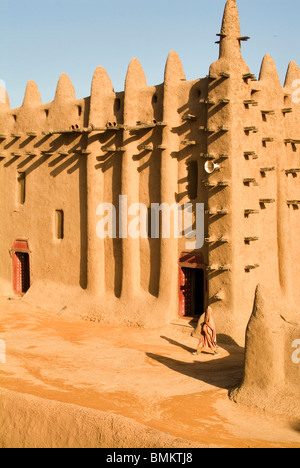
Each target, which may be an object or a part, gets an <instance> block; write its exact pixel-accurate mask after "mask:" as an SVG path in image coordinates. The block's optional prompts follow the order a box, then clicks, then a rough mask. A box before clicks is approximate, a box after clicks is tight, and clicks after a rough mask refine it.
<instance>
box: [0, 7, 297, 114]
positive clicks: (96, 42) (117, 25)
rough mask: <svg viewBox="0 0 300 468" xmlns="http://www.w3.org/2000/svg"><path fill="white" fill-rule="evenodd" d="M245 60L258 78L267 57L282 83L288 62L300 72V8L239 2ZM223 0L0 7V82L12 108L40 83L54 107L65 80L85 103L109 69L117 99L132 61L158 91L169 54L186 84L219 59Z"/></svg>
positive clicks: (45, 97)
mask: <svg viewBox="0 0 300 468" xmlns="http://www.w3.org/2000/svg"><path fill="white" fill-rule="evenodd" d="M237 3H238V8H239V11H240V19H241V28H242V34H243V35H249V36H251V41H249V42H247V43H245V44H244V45H243V56H244V58H245V60H246V61H247V63H248V64H249V66H250V68H251V71H252V72H253V73H255V74H258V73H259V69H260V65H261V61H262V58H263V56H264V55H265V54H266V53H270V54H271V55H272V57H273V58H274V60H275V62H276V65H277V68H278V71H279V74H280V77H281V79H282V81H284V77H285V74H286V70H287V66H288V63H289V62H290V60H295V61H296V62H297V63H298V64H299V65H300V47H299V37H298V34H299V23H300V2H299V0H285V1H283V0H251V1H250V0H249V1H246V0H238V1H237ZM224 5H225V0H212V1H211V2H208V1H207V0H172V1H166V0H151V1H148V2H145V1H137V0H123V1H121V0H113V1H109V0H107V1H103V0H84V1H79V0H0V60H1V73H0V79H2V80H4V81H5V83H6V88H7V91H8V94H9V97H10V101H11V106H12V107H18V106H20V105H21V104H22V100H23V96H24V91H25V87H26V83H27V81H28V80H30V79H32V80H34V81H36V82H37V84H38V86H39V89H40V92H41V96H42V100H43V102H45V103H46V102H49V101H52V99H53V97H54V94H55V89H56V85H57V81H58V78H59V76H60V74H61V73H63V72H64V73H67V74H68V75H69V76H70V78H71V80H72V82H73V84H74V87H75V90H76V95H77V97H78V98H83V97H86V96H89V95H90V87H91V80H92V76H93V73H94V70H95V69H96V68H97V66H99V65H101V66H103V67H104V68H106V70H107V72H108V74H109V76H110V78H111V80H112V82H113V85H114V88H115V90H116V91H122V90H123V89H124V81H125V76H126V71H127V67H128V64H129V62H130V60H131V59H132V58H133V57H137V58H138V59H139V60H140V62H141V63H142V65H143V67H144V70H145V73H146V77H147V82H148V84H149V85H155V84H159V83H162V81H163V73H164V67H165V62H166V59H167V56H168V53H169V51H170V50H176V51H177V52H178V53H179V55H180V57H181V60H182V63H183V66H184V69H185V73H186V76H187V79H188V80H193V79H196V78H200V77H203V76H205V75H207V73H208V68H209V65H210V63H212V62H213V61H215V60H216V59H217V57H218V46H217V45H216V44H215V40H217V38H216V36H215V34H216V33H218V32H219V31H220V25H221V20H222V15H223V9H224Z"/></svg>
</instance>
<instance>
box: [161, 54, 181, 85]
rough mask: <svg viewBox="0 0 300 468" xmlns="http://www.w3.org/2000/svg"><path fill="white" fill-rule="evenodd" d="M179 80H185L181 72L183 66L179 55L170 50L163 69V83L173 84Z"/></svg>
mask: <svg viewBox="0 0 300 468" xmlns="http://www.w3.org/2000/svg"><path fill="white" fill-rule="evenodd" d="M180 80H185V74H184V70H183V66H182V63H181V60H180V58H179V55H178V54H177V52H175V51H174V50H172V51H171V52H170V53H169V56H168V59H167V63H166V68H165V82H167V83H170V82H175V83H177V82H178V81H180Z"/></svg>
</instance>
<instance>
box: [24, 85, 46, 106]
mask: <svg viewBox="0 0 300 468" xmlns="http://www.w3.org/2000/svg"><path fill="white" fill-rule="evenodd" d="M41 104H42V100H41V95H40V92H39V89H38V87H37V84H36V83H35V82H34V81H32V80H30V81H28V83H27V87H26V91H25V96H24V100H23V104H22V107H25V106H27V107H33V106H39V105H41Z"/></svg>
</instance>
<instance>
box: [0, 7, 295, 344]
mask: <svg viewBox="0 0 300 468" xmlns="http://www.w3.org/2000/svg"><path fill="white" fill-rule="evenodd" d="M218 37H219V42H220V56H219V59H218V60H217V61H216V62H215V63H213V64H212V65H211V67H210V71H209V75H208V76H207V77H205V78H202V79H199V80H195V81H187V80H186V77H185V74H184V70H183V67H182V64H181V62H180V59H179V57H178V55H177V54H176V52H171V53H170V55H169V57H168V60H167V64H166V69H165V77H164V82H163V83H162V84H160V85H157V86H148V85H147V82H146V77H145V74H144V71H143V69H142V66H141V64H140V62H139V61H138V60H137V59H133V60H132V61H131V63H130V65H129V68H128V72H127V77H126V81H125V89H124V92H120V93H116V92H115V91H114V89H113V85H112V83H111V81H110V79H109V77H108V75H107V73H106V71H105V70H104V69H103V68H102V67H99V68H97V70H96V72H95V74H94V77H93V80H92V86H91V96H90V97H87V98H85V99H76V95H75V91H74V88H73V86H72V83H71V81H70V79H69V78H68V76H66V75H64V74H63V75H62V76H61V77H60V79H59V83H58V86H57V90H56V94H55V99H54V101H53V102H51V103H48V104H42V103H41V98H40V94H39V91H38V88H37V85H36V84H35V83H34V82H32V81H30V82H29V83H28V86H27V89H26V93H25V98H24V102H23V105H22V107H20V108H19V109H11V108H10V105H9V100H8V97H7V95H5V99H4V101H5V102H2V103H0V158H1V159H0V183H1V195H2V196H1V198H0V210H1V219H2V225H1V233H0V235H1V244H0V258H1V262H0V278H1V281H0V293H2V294H6V295H10V294H12V259H11V256H10V255H11V254H12V252H11V249H12V246H13V243H14V241H15V240H17V239H26V240H28V243H29V247H30V256H31V257H30V265H31V284H32V286H31V288H30V290H29V291H28V292H27V294H26V300H27V301H29V302H32V303H34V304H38V305H41V306H43V307H46V308H49V309H50V310H55V311H59V310H61V309H62V308H64V310H65V309H66V310H67V312H69V313H72V314H77V315H80V316H84V317H86V318H88V319H91V320H102V321H110V322H122V323H127V324H137V325H141V326H160V325H162V324H164V323H166V322H169V321H171V320H172V319H174V318H175V317H177V315H178V289H179V285H178V261H179V258H180V254H181V252H183V251H186V239H185V238H182V239H176V238H171V239H164V238H162V236H161V237H160V238H159V239H154V238H142V237H140V238H137V239H133V238H131V237H130V236H128V237H127V238H123V237H122V236H117V238H114V239H111V238H106V239H100V238H99V236H97V225H98V222H99V220H100V215H99V214H97V213H98V211H97V210H98V206H99V204H101V203H110V204H113V205H114V206H115V207H116V215H117V216H116V219H117V230H119V227H120V223H121V220H120V219H119V213H120V211H119V196H120V195H123V196H124V195H126V196H127V203H128V206H130V205H131V204H132V203H143V204H144V205H145V206H146V207H147V209H148V210H149V209H150V206H151V204H153V203H166V204H168V205H170V206H171V205H172V204H174V203H178V204H180V205H183V204H184V203H188V202H191V203H192V204H193V208H194V217H195V206H196V204H197V203H204V204H205V208H206V211H205V212H206V215H205V238H206V242H205V245H204V246H203V248H201V249H198V252H197V253H201V254H202V256H203V259H204V262H205V266H206V273H207V298H206V299H207V303H210V304H211V305H212V307H213V310H214V317H215V321H216V325H217V331H218V333H219V334H223V335H227V336H229V337H231V338H233V339H234V340H236V341H237V342H238V343H239V344H243V342H244V335H245V328H246V326H247V323H248V321H249V317H250V315H251V310H252V304H253V299H254V295H255V289H256V285H257V284H259V283H260V284H263V285H265V286H266V287H268V288H269V289H271V290H272V291H274V292H277V291H280V293H281V294H283V296H284V298H285V300H286V301H287V303H288V304H290V303H295V304H297V305H298V306H299V304H300V290H299V288H297V282H298V278H299V275H300V262H299V261H298V260H299V258H300V245H299V242H298V238H299V235H300V222H299V216H300V209H299V206H300V205H299V204H300V201H299V199H300V194H299V144H300V143H299V142H300V134H299V124H300V106H299V104H298V103H297V102H294V100H293V93H294V92H295V89H294V83H295V80H297V79H300V70H299V68H298V66H297V65H296V64H295V63H294V62H291V64H290V65H289V69H288V73H287V77H286V82H285V85H284V87H282V85H281V83H280V80H279V76H278V73H277V70H276V67H275V64H274V62H273V60H272V58H271V57H270V56H268V55H267V56H266V57H265V58H264V59H263V63H262V67H261V72H260V77H259V80H257V79H256V78H255V77H254V76H253V75H252V74H251V73H250V70H249V67H248V66H247V64H246V63H245V62H244V60H243V58H242V54H241V45H242V43H243V42H244V40H245V39H247V37H246V38H245V37H243V36H242V34H241V31H240V24H239V15H238V10H237V5H236V1H235V0H228V1H227V4H226V7H225V13H224V17H223V22H222V28H221V33H220V34H219V35H218ZM207 161H213V162H214V163H215V164H218V165H219V166H220V170H219V171H218V170H216V171H214V172H213V173H212V174H211V175H208V174H207V173H206V172H205V170H204V164H205V162H207ZM191 163H194V165H191ZM191 167H192V168H193V171H194V174H192V176H193V177H192V178H193V180H194V181H195V180H197V187H196V194H195V195H194V196H192V195H191V180H190V179H191V169H190V168H191ZM20 172H23V173H25V175H26V200H25V203H23V204H21V203H20V201H19V200H18V183H17V179H18V175H19V173H20ZM195 176H196V177H195ZM192 188H193V187H192ZM194 191H195V187H194ZM57 210H63V212H64V220H65V226H64V228H65V229H64V238H63V239H57V238H56V236H55V213H56V211H57ZM129 219H130V215H129V216H128V220H129ZM192 253H193V252H192ZM297 259H298V260H297Z"/></svg>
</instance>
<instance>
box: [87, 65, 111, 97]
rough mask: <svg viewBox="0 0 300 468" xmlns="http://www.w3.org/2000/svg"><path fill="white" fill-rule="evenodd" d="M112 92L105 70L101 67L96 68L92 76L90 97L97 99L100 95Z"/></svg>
mask: <svg viewBox="0 0 300 468" xmlns="http://www.w3.org/2000/svg"><path fill="white" fill-rule="evenodd" d="M113 92H114V88H113V85H112V82H111V80H110V78H109V76H108V74H107V72H106V70H105V69H104V68H103V67H98V68H97V69H96V71H95V73H94V76H93V81H92V88H91V97H92V98H94V99H99V98H100V97H101V95H103V94H105V95H107V94H109V93H113Z"/></svg>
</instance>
